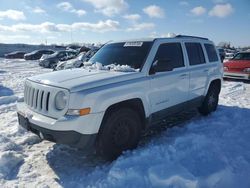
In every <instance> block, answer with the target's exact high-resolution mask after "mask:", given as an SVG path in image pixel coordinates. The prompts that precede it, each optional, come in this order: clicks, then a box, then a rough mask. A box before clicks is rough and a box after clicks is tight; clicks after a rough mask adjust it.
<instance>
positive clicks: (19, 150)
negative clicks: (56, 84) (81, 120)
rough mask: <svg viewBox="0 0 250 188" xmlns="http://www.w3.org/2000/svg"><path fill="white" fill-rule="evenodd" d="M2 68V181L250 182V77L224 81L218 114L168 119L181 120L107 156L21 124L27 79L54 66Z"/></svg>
mask: <svg viewBox="0 0 250 188" xmlns="http://www.w3.org/2000/svg"><path fill="white" fill-rule="evenodd" d="M91 66H92V65H91ZM97 66H98V65H97ZM0 70H2V71H0V80H1V84H2V87H1V88H7V89H4V90H5V91H4V92H3V90H2V89H1V90H0V93H1V94H3V93H4V96H1V97H10V98H9V100H6V99H5V102H4V103H3V102H2V104H1V105H0V187H178V188H186V187H188V188H206V187H209V188H210V187H213V188H221V187H223V188H224V187H226V188H235V187H240V188H249V187H250V179H249V177H250V144H249V143H250V126H249V125H250V124H249V122H250V116H249V114H250V98H249V96H250V84H247V83H242V82H225V83H224V84H223V87H222V92H221V95H220V104H219V107H218V110H217V111H216V113H213V114H211V115H209V116H207V117H202V116H200V115H199V114H197V113H196V112H190V113H183V114H181V115H180V116H177V117H174V118H173V120H172V119H170V120H169V122H167V123H166V124H167V125H171V126H172V125H175V126H173V127H172V128H168V129H166V128H164V131H160V132H152V134H150V135H148V136H146V137H144V138H143V140H142V141H141V143H140V146H139V147H138V148H137V149H136V150H133V151H127V152H125V153H124V154H123V155H122V156H120V157H119V158H118V159H117V160H116V161H114V162H112V163H106V162H104V161H102V160H100V159H99V158H98V157H97V156H95V155H93V154H91V155H90V154H88V155H87V154H84V152H83V151H80V150H77V149H74V148H70V147H68V146H63V145H58V144H54V143H51V142H48V141H43V142H40V139H39V138H38V137H37V136H35V135H34V134H32V133H28V132H26V131H25V130H24V129H22V128H20V127H19V126H18V123H17V117H16V109H15V103H16V101H17V100H19V99H21V98H22V97H23V80H24V79H25V77H28V76H31V75H34V74H40V73H43V72H48V71H49V70H47V69H43V68H41V67H39V66H38V63H37V62H20V61H1V60H0ZM7 90H8V91H7ZM6 91H7V92H6ZM14 97H17V98H15V99H14Z"/></svg>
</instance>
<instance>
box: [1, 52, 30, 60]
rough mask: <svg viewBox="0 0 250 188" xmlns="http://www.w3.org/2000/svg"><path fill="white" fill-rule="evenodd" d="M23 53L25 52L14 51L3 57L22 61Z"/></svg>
mask: <svg viewBox="0 0 250 188" xmlns="http://www.w3.org/2000/svg"><path fill="white" fill-rule="evenodd" d="M25 53H26V52H22V51H15V52H11V53H8V54H5V55H4V57H5V58H7V59H23V58H24V54H25Z"/></svg>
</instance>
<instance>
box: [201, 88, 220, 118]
mask: <svg viewBox="0 0 250 188" xmlns="http://www.w3.org/2000/svg"><path fill="white" fill-rule="evenodd" d="M218 102H219V88H217V87H216V86H215V85H211V86H210V87H209V89H208V92H207V95H206V97H205V99H204V101H203V103H202V105H201V107H199V108H198V110H199V112H200V114H202V115H204V116H207V115H208V114H210V113H212V112H214V111H216V109H217V106H218Z"/></svg>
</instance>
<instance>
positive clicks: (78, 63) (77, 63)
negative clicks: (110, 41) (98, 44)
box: [55, 48, 99, 70]
mask: <svg viewBox="0 0 250 188" xmlns="http://www.w3.org/2000/svg"><path fill="white" fill-rule="evenodd" d="M98 50H99V48H95V49H92V50H89V51H88V52H87V53H86V52H82V53H80V54H79V55H78V56H77V57H76V58H74V59H71V60H68V61H62V62H59V63H58V64H57V66H56V68H55V70H63V69H70V68H79V67H82V66H83V63H84V62H85V61H88V60H89V59H90V58H91V57H92V56H93V55H95V53H96V52H97V51H98Z"/></svg>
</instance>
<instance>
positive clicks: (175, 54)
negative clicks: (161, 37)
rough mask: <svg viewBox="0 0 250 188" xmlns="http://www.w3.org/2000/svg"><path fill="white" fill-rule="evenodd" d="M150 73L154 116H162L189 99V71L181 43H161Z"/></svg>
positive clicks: (150, 96)
mask: <svg viewBox="0 0 250 188" xmlns="http://www.w3.org/2000/svg"><path fill="white" fill-rule="evenodd" d="M150 74H151V75H150V78H151V79H150V88H151V89H150V90H151V92H150V95H149V98H150V102H151V107H152V114H153V117H154V116H155V117H156V119H157V118H161V116H164V115H166V114H168V113H171V112H172V111H176V110H178V108H179V107H180V106H182V105H181V104H182V103H184V102H186V101H187V99H188V90H189V73H188V70H187V68H186V66H185V61H184V56H183V46H182V44H181V43H164V44H160V45H159V47H158V50H157V52H156V55H155V58H154V61H153V64H152V67H151V71H150ZM156 112H159V113H156Z"/></svg>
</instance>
